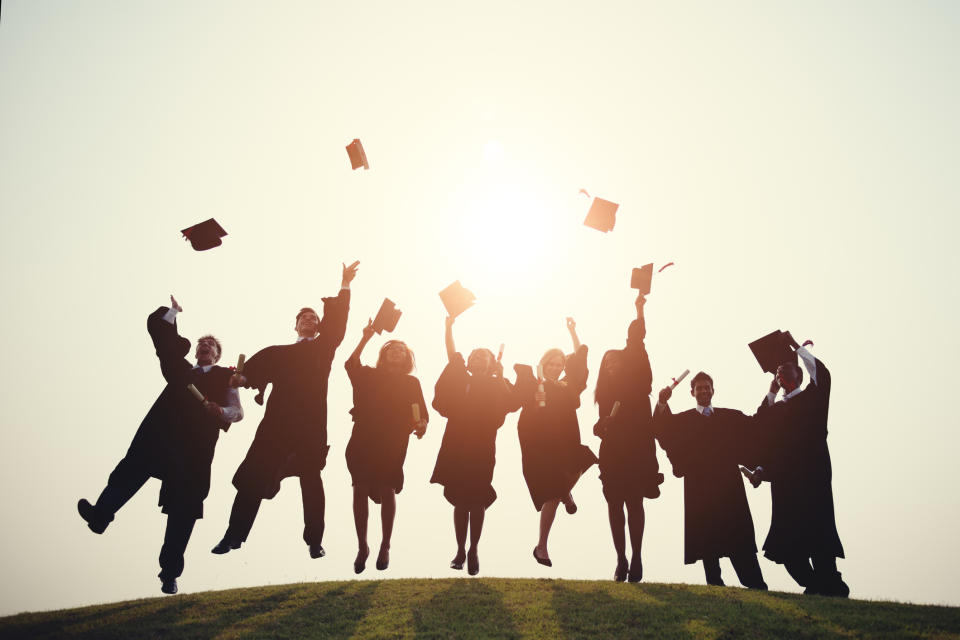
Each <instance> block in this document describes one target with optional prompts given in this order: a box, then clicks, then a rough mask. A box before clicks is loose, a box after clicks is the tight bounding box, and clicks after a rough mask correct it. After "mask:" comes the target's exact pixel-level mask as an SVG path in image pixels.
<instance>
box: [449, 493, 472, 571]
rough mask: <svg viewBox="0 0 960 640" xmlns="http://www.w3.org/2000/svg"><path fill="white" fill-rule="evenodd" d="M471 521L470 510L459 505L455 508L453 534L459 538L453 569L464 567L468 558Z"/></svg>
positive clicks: (451, 565) (452, 564)
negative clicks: (468, 532) (468, 534)
mask: <svg viewBox="0 0 960 640" xmlns="http://www.w3.org/2000/svg"><path fill="white" fill-rule="evenodd" d="M469 523H470V510H469V509H468V508H467V507H465V506H463V505H457V506H455V507H454V508H453V534H454V535H455V536H456V538H457V555H455V556H454V557H453V560H452V561H451V562H450V568H451V569H463V563H464V561H465V560H466V559H467V528H468V527H469Z"/></svg>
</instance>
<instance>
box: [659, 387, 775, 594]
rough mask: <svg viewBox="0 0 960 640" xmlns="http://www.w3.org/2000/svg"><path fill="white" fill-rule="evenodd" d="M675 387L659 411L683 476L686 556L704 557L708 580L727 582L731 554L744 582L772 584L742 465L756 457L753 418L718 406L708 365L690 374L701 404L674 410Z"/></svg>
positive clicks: (666, 444) (663, 435)
mask: <svg viewBox="0 0 960 640" xmlns="http://www.w3.org/2000/svg"><path fill="white" fill-rule="evenodd" d="M672 392H673V390H672V388H671V387H669V386H668V387H664V388H663V389H662V390H661V391H660V397H659V402H658V403H657V409H656V411H655V414H654V415H655V422H656V423H657V430H658V433H659V438H660V444H661V445H662V446H663V448H664V449H665V450H666V452H667V455H668V456H669V457H670V462H671V464H672V465H673V474H674V475H675V476H676V477H678V478H683V523H684V527H683V533H684V547H683V548H684V557H683V561H684V563H685V564H693V563H695V562H697V561H698V560H699V561H702V562H703V571H704V573H705V574H706V580H707V584H710V585H715V586H721V587H722V586H724V582H723V578H722V576H721V572H720V558H730V562H731V564H732V565H733V568H734V571H736V573H737V577H738V578H739V579H740V584H742V585H743V586H745V587H748V588H750V589H766V588H767V585H766V583H765V582H764V581H763V574H762V573H761V571H760V565H759V563H758V562H757V543H756V539H755V537H754V529H753V519H752V518H751V516H750V505H749V504H748V503H747V495H746V493H745V492H744V489H743V478H742V477H741V476H740V468H739V463H741V462H746V461H747V460H749V459H750V458H749V456H750V450H749V449H750V445H751V441H750V433H749V426H750V420H751V419H750V418H748V417H747V416H745V415H744V414H743V413H741V412H739V411H736V410H735V409H721V408H717V407H714V406H713V392H714V389H713V378H711V377H710V376H709V375H707V374H706V373H704V372H702V371H701V372H700V373H698V374H697V375H695V376H693V379H692V380H690V395H692V396H693V397H694V398H695V399H696V402H697V406H696V407H695V408H693V409H688V410H687V411H684V412H682V413H679V414H676V415H674V414H672V412H671V411H670V406H669V405H668V404H667V402H668V401H669V400H670V397H671V395H672Z"/></svg>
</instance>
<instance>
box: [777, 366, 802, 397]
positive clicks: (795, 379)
mask: <svg viewBox="0 0 960 640" xmlns="http://www.w3.org/2000/svg"><path fill="white" fill-rule="evenodd" d="M777 382H779V383H780V386H781V387H783V390H784V391H786V392H787V393H790V392H791V391H793V390H794V389H796V388H797V387H799V386H800V385H801V384H802V383H803V369H801V368H800V365H798V364H797V363H796V362H784V363H783V364H782V365H780V366H779V367H777Z"/></svg>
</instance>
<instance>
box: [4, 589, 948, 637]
mask: <svg viewBox="0 0 960 640" xmlns="http://www.w3.org/2000/svg"><path fill="white" fill-rule="evenodd" d="M0 638H32V639H39V638H98V639H99V638H118V639H120V638H123V639H125V640H126V639H135V638H176V639H178V640H179V639H182V638H217V639H221V638H222V639H226V638H684V639H704V640H707V639H713V638H818V639H819V638H958V639H960V608H956V607H936V606H920V605H909V604H899V603H894V602H868V601H857V600H835V599H829V598H822V597H804V596H800V595H794V594H785V593H758V592H752V591H746V590H744V589H735V588H718V587H701V586H691V585H668V584H639V585H634V584H618V583H614V582H588V581H568V580H512V579H496V578H483V579H476V580H469V579H466V580H465V579H454V580H385V581H362V582H361V581H350V582H318V583H304V584H290V585H282V586H271V587H260V588H253V589H233V590H229V591H211V592H206V593H195V594H187V595H180V596H173V597H162V598H149V599H144V600H133V601H129V602H119V603H115V604H108V605H102V606H96V607H83V608H79V609H68V610H64V611H51V612H45V613H25V614H20V615H16V616H9V617H6V618H0Z"/></svg>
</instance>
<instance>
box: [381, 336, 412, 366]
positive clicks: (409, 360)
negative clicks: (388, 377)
mask: <svg viewBox="0 0 960 640" xmlns="http://www.w3.org/2000/svg"><path fill="white" fill-rule="evenodd" d="M395 344H399V345H401V346H402V347H403V349H404V351H405V352H406V357H405V358H404V363H403V366H402V367H401V373H410V372H411V371H413V368H414V367H415V366H416V364H417V362H416V360H415V359H414V357H413V350H412V349H410V347H408V346H407V343H406V342H404V341H403V340H387V341H386V342H385V343H383V346H382V347H380V355H378V356H377V369H379V368H380V367H382V366H383V364H384V355H385V354H386V353H387V349H389V348H390V347H392V346H393V345H395Z"/></svg>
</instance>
